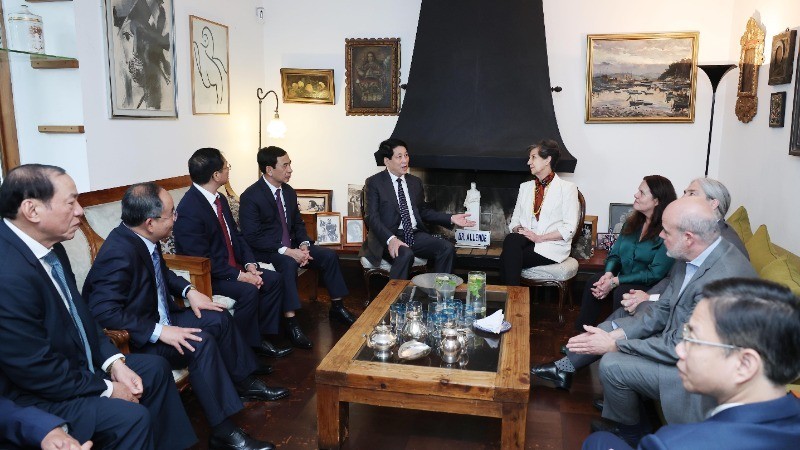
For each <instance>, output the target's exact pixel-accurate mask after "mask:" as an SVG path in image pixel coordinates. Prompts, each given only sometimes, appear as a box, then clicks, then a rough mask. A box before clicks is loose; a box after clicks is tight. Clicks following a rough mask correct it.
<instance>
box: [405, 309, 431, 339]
mask: <svg viewBox="0 0 800 450" xmlns="http://www.w3.org/2000/svg"><path fill="white" fill-rule="evenodd" d="M401 335H402V336H403V339H404V340H406V341H420V342H425V340H426V339H427V338H428V327H426V326H425V324H424V323H423V322H422V311H421V310H411V311H409V312H408V313H406V324H405V326H403V331H402V333H401Z"/></svg>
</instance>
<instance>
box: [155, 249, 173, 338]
mask: <svg viewBox="0 0 800 450" xmlns="http://www.w3.org/2000/svg"><path fill="white" fill-rule="evenodd" d="M150 258H151V259H152V260H153V269H154V270H155V272H156V290H157V291H158V317H159V320H158V323H160V324H161V325H169V324H170V321H169V307H168V306H167V298H168V297H167V296H168V295H169V293H168V292H167V287H166V285H165V283H164V274H163V273H162V272H161V254H160V253H159V252H158V246H156V248H154V249H153V253H151V254H150Z"/></svg>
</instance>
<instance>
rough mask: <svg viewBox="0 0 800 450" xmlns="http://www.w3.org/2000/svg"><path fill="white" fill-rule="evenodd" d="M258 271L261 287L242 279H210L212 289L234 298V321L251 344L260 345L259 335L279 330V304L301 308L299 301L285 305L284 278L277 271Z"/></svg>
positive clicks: (215, 292) (275, 332) (293, 308)
mask: <svg viewBox="0 0 800 450" xmlns="http://www.w3.org/2000/svg"><path fill="white" fill-rule="evenodd" d="M261 272H262V274H261V279H262V280H264V284H263V285H261V288H257V287H255V286H254V285H252V284H250V283H245V282H243V281H236V280H233V281H228V280H211V290H212V291H213V292H214V294H220V295H224V296H226V297H230V298H232V299H234V300H235V301H236V304H235V305H234V311H235V314H234V315H233V321H234V322H235V323H236V326H237V327H239V331H240V332H241V333H242V336H244V339H245V341H246V342H247V344H248V345H250V347H258V346H259V345H261V336H263V335H266V334H277V333H278V327H279V325H280V319H281V307H283V308H284V309H283V310H284V311H294V310H295V309H299V308H300V305H299V304H298V305H296V306H294V305H292V306H294V307H290V308H289V309H286V308H287V306H286V305H285V304H284V295H283V294H284V289H283V279H281V276H280V275H278V274H277V273H275V272H273V271H271V270H262V271H261Z"/></svg>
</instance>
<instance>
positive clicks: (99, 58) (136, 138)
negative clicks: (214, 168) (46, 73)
mask: <svg viewBox="0 0 800 450" xmlns="http://www.w3.org/2000/svg"><path fill="white" fill-rule="evenodd" d="M74 3H75V8H76V17H77V19H76V24H77V28H78V30H79V33H78V38H77V40H78V56H79V58H80V64H81V69H80V71H81V81H82V90H83V103H84V115H85V117H84V120H85V123H86V140H87V147H88V151H87V153H88V166H89V173H90V180H89V182H90V183H89V184H90V188H91V189H92V190H95V189H103V188H107V187H113V186H120V185H125V184H130V183H134V182H137V181H143V180H153V179H160V178H167V177H172V176H176V175H183V174H185V173H186V172H187V169H186V161H187V159H188V157H189V155H191V153H192V152H193V151H194V150H196V149H198V148H200V147H206V146H210V147H217V148H219V149H220V150H222V151H223V152H225V154H226V155H227V157H228V159H229V160H230V162H231V163H232V164H233V166H234V167H236V168H237V170H240V168H243V167H244V166H245V161H246V160H247V161H249V159H250V156H251V155H252V154H254V152H255V150H256V148H257V146H258V134H257V133H258V126H257V123H258V100H257V99H256V95H255V93H256V89H257V88H258V87H260V86H262V85H263V81H264V79H263V74H264V65H263V47H264V38H263V34H262V33H263V28H264V26H263V25H262V24H261V23H259V22H258V21H257V20H256V18H255V8H256V6H261V1H260V0H245V1H241V0H239V1H236V2H227V1H223V0H174V5H175V37H176V67H177V71H178V75H177V86H178V118H177V119H119V118H118V119H110V118H109V117H110V114H109V110H108V104H107V103H108V101H107V95H108V88H107V82H106V80H107V77H108V69H107V63H106V56H105V55H106V52H105V47H104V45H105V44H104V42H105V37H104V34H103V33H104V28H103V7H102V4H103V2H89V1H83V2H74ZM189 15H196V16H200V17H202V18H205V19H208V20H212V21H214V22H218V23H221V24H223V25H227V26H228V27H229V40H230V45H229V48H230V68H229V69H230V70H229V73H230V94H231V114H230V115H203V116H196V115H192V103H191V101H192V94H191V71H190V70H191V69H192V68H191V66H190V42H189Z"/></svg>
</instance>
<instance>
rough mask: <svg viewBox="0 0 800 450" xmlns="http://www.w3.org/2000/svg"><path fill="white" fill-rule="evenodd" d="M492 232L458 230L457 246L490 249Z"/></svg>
mask: <svg viewBox="0 0 800 450" xmlns="http://www.w3.org/2000/svg"><path fill="white" fill-rule="evenodd" d="M491 235H492V232H491V231H473V230H456V245H458V246H459V247H488V246H489V244H490V243H491V239H490V238H491Z"/></svg>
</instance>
